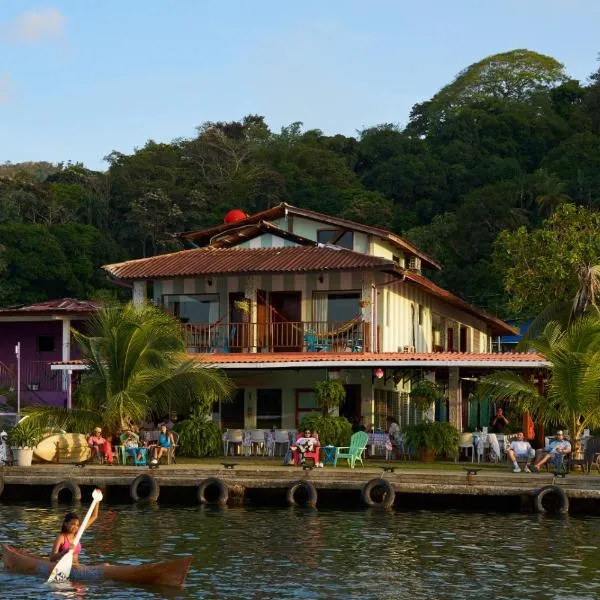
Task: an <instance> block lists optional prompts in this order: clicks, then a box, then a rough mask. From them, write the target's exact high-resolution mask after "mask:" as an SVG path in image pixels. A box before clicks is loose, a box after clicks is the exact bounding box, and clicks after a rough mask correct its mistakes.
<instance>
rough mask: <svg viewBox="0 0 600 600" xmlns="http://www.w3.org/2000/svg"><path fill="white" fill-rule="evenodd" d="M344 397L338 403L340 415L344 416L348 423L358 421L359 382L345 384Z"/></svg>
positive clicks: (359, 411) (359, 402)
mask: <svg viewBox="0 0 600 600" xmlns="http://www.w3.org/2000/svg"><path fill="white" fill-rule="evenodd" d="M344 389H345V390H346V399H345V400H344V402H342V404H340V417H346V419H348V421H350V423H355V422H356V423H358V422H359V421H360V417H361V416H362V415H361V407H360V405H361V398H360V384H352V385H345V386H344Z"/></svg>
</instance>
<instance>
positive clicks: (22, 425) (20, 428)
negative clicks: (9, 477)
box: [7, 417, 45, 467]
mask: <svg viewBox="0 0 600 600" xmlns="http://www.w3.org/2000/svg"><path fill="white" fill-rule="evenodd" d="M44 435H45V432H44V430H43V429H42V428H40V427H38V426H37V425H35V423H34V422H33V421H31V420H30V419H28V418H27V417H24V418H23V419H21V420H20V421H19V422H18V423H17V424H16V425H15V426H14V427H13V428H12V429H11V430H10V431H9V432H8V440H7V441H8V444H9V445H10V446H11V448H12V450H13V455H14V457H15V459H16V462H17V465H18V466H19V467H30V466H31V461H32V459H33V449H34V447H35V446H37V445H38V444H39V443H40V442H41V441H42V439H43V438H44Z"/></svg>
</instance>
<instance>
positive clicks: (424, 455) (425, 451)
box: [417, 446, 435, 463]
mask: <svg viewBox="0 0 600 600" xmlns="http://www.w3.org/2000/svg"><path fill="white" fill-rule="evenodd" d="M417 456H418V458H419V460H420V461H421V462H425V463H432V462H434V461H435V448H424V447H422V446H421V447H419V448H417Z"/></svg>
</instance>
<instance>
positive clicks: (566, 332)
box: [478, 314, 600, 450]
mask: <svg viewBox="0 0 600 600" xmlns="http://www.w3.org/2000/svg"><path fill="white" fill-rule="evenodd" d="M529 347H530V348H531V349H533V350H535V351H536V352H538V353H539V354H541V355H542V356H543V357H544V358H545V359H546V360H547V361H549V362H550V363H551V366H550V367H549V369H550V372H551V377H550V378H549V381H548V383H547V386H546V394H545V395H542V394H540V393H539V391H538V389H537V387H536V386H535V384H534V382H532V381H531V380H529V379H527V378H524V377H523V376H521V375H517V374H516V373H510V372H496V373H493V374H492V375H489V376H487V377H485V378H483V379H482V380H481V382H480V385H479V389H478V393H481V394H483V395H485V396H487V397H488V398H490V399H492V400H496V401H503V400H511V401H513V402H514V403H515V404H516V406H517V408H519V409H521V410H523V411H528V412H530V413H531V415H532V417H533V419H534V420H536V421H539V422H541V423H544V425H555V426H563V427H566V428H568V430H569V433H570V435H571V440H574V441H575V448H574V449H575V450H579V439H580V438H581V435H582V433H583V430H584V429H586V428H591V427H598V426H600V317H599V316H598V315H596V314H587V315H584V316H582V317H580V318H578V319H576V320H575V321H573V322H572V323H571V324H570V325H569V326H568V327H567V328H565V327H563V326H562V325H561V324H559V323H557V322H551V323H548V325H546V327H545V329H544V331H543V333H542V335H541V336H540V337H538V338H536V339H533V340H530V341H529Z"/></svg>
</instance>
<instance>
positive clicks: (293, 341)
mask: <svg viewBox="0 0 600 600" xmlns="http://www.w3.org/2000/svg"><path fill="white" fill-rule="evenodd" d="M270 301H271V303H270V304H271V306H270V308H271V310H270V313H271V314H270V317H271V319H270V320H271V323H270V330H271V346H272V348H273V351H274V352H290V351H291V352H299V351H301V350H302V344H303V342H304V337H303V334H302V323H301V322H300V318H301V302H302V294H301V292H271V294H270Z"/></svg>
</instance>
